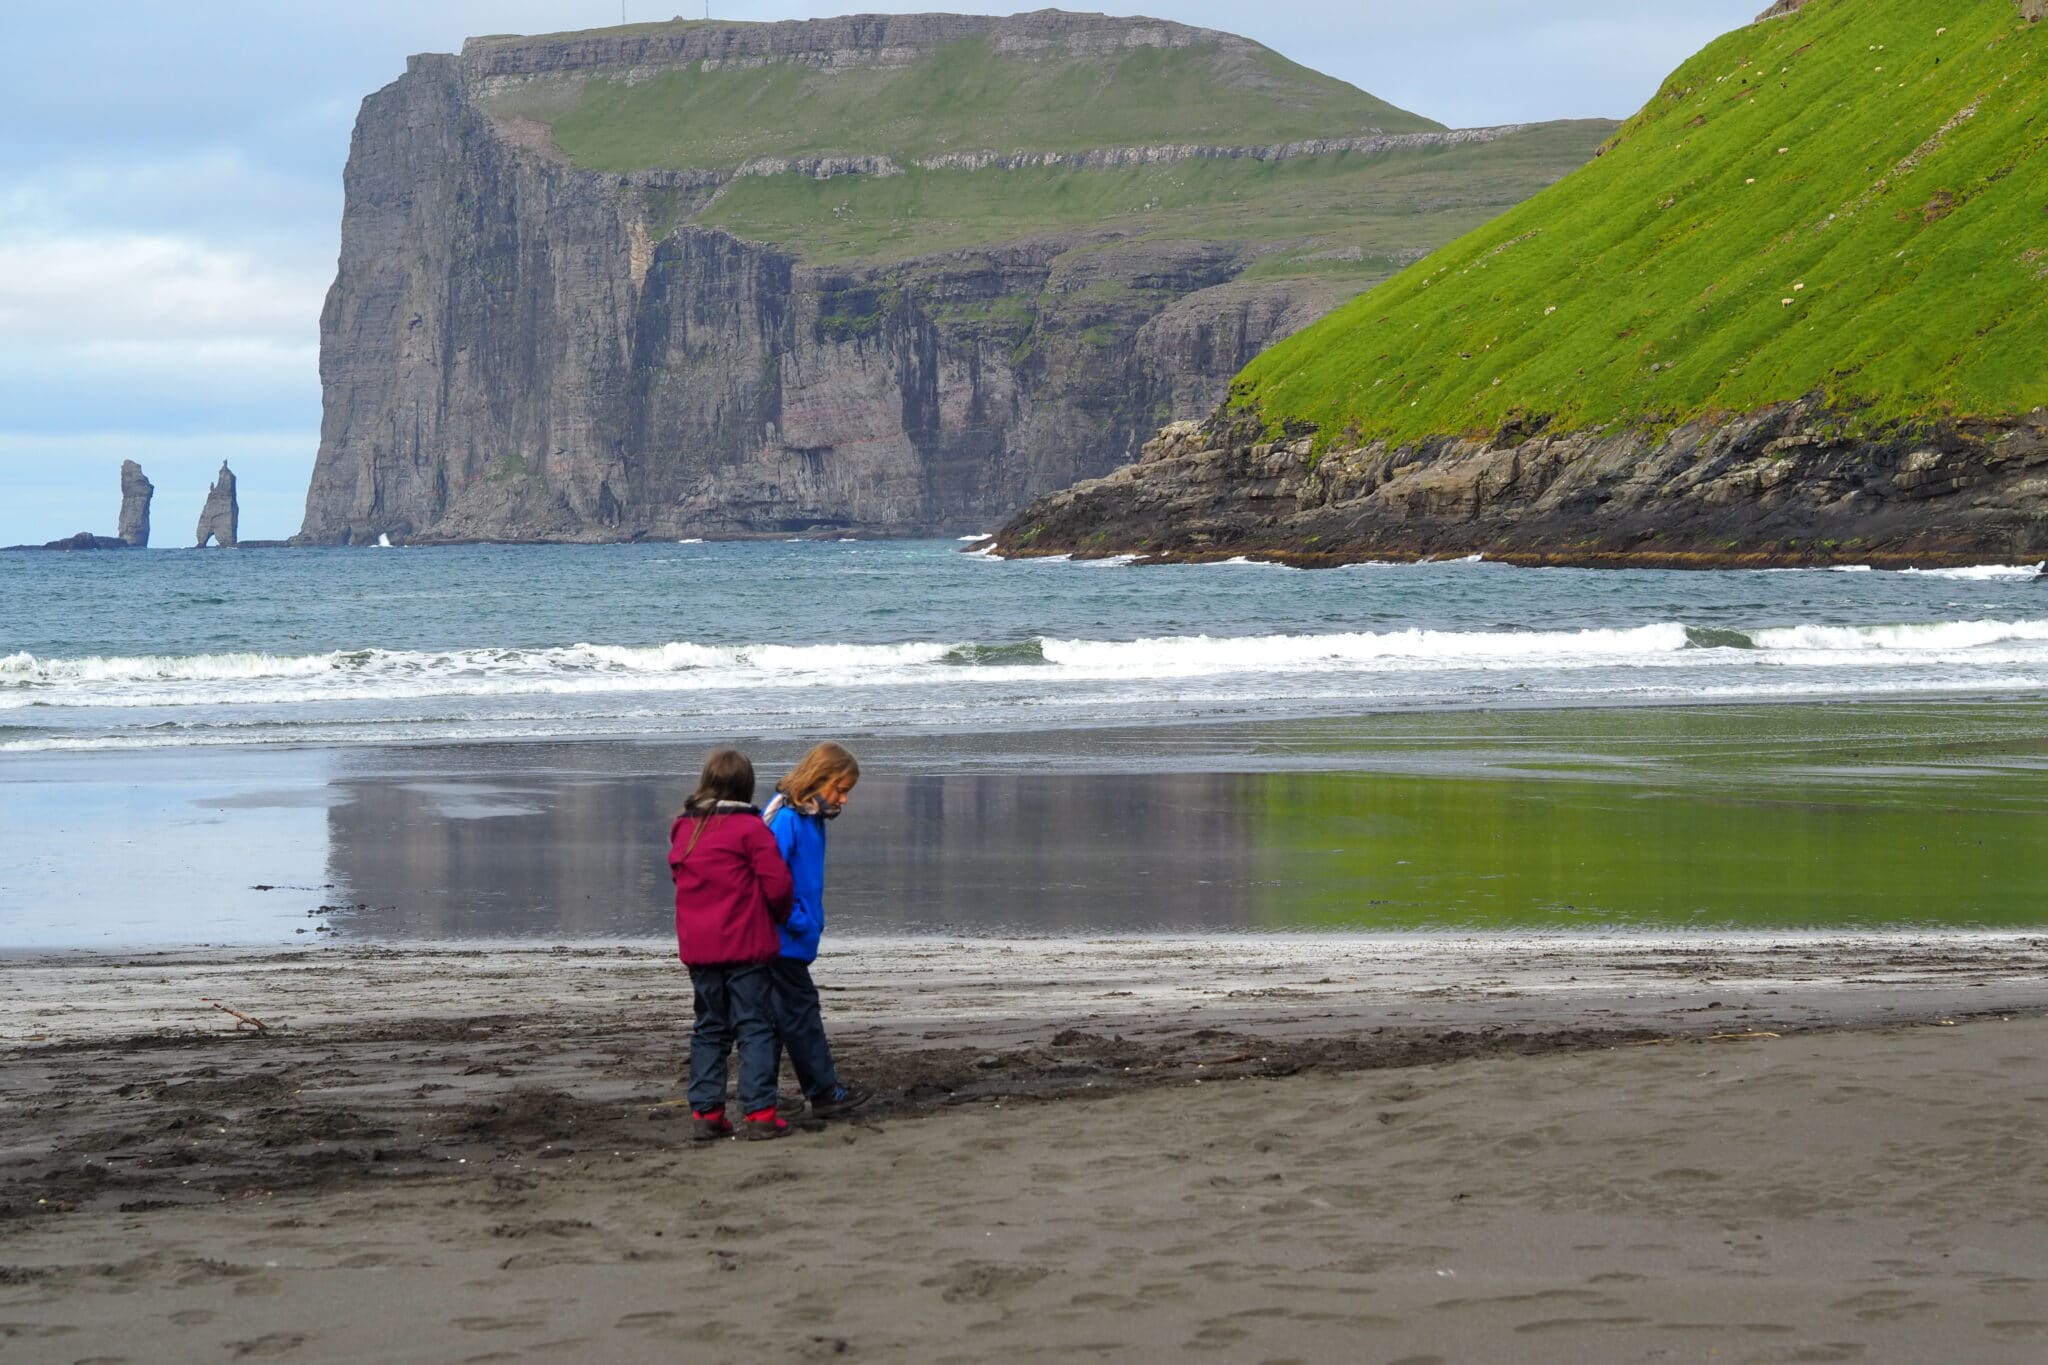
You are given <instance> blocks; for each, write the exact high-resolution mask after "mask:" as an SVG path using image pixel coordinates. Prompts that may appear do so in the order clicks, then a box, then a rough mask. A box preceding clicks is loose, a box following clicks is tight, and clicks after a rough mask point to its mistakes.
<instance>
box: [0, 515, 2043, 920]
mask: <svg viewBox="0 0 2048 1365" xmlns="http://www.w3.org/2000/svg"><path fill="white" fill-rule="evenodd" d="M973 548H974V547H973V545H972V544H968V545H965V546H963V545H962V544H960V543H955V542H945V543H938V542H922V543H878V542H849V543H818V542H804V543H724V544H679V545H630V546H592V547H585V546H520V547H508V546H474V547H462V548H438V549H392V550H371V549H356V550H290V551H283V550H253V551H217V550H216V551H188V550H179V551H161V552H159V551H151V552H147V553H134V552H128V553H114V554H90V555H88V554H75V555H67V554H10V555H0V613H4V614H0V826H4V828H6V830H7V837H6V839H4V840H0V951H5V950H13V951H44V950H51V949H64V948H75V947H93V948H100V949H106V950H126V949H139V948H148V947H152V946H159V945H178V944H183V945H194V944H209V945H280V944H289V945H308V944H318V943H325V942H341V941H354V942H379V943H396V942H424V941H433V942H464V943H474V942H479V941H498V940H514V941H524V942H531V941H536V940H538V941H542V942H591V941H605V942H617V941H632V942H648V941H658V940H660V939H661V938H662V937H663V936H664V935H665V934H666V933H667V932H668V931H669V918H668V917H669V915H670V913H671V908H670V905H669V900H670V896H671V892H670V889H669V886H668V879H667V867H666V862H665V857H666V839H667V831H668V824H669V819H670V817H671V815H672V813H673V811H674V810H675V808H676V805H677V803H678V802H679V801H680V799H681V797H682V795H683V793H684V792H685V791H686V790H687V787H688V784H689V782H690V779H691V776H692V774H693V773H694V772H695V770H696V766H697V764H698V763H699V762H700V761H701V758H702V755H703V753H704V750H705V748H706V747H708V746H709V745H711V744H713V743H717V742H723V741H737V742H740V743H742V744H744V745H746V747H747V748H748V749H749V751H750V752H752V753H753V755H754V756H755V758H756V761H757V763H758V765H759V767H760V770H761V772H762V775H763V778H764V781H772V780H773V778H774V777H776V776H778V775H779V774H780V773H781V772H783V771H786V770H787V768H788V766H789V765H790V764H791V763H792V762H794V760H795V758H796V757H797V756H798V755H799V754H800V753H801V752H802V751H803V749H804V748H805V747H807V746H808V745H809V744H810V743H812V742H814V741H815V740H817V739H821V738H833V739H838V740H841V741H843V742H846V743H848V744H850V745H852V746H853V747H854V748H855V750H856V751H857V752H858V753H859V754H860V755H861V758H862V761H863V764H864V767H865V770H866V772H865V776H864V778H863V781H862V783H861V786H860V789H859V791H858V792H857V794H856V800H855V801H854V803H853V804H852V806H851V807H850V808H849V810H848V813H847V814H846V816H845V817H844V818H842V819H841V820H840V821H838V822H837V823H836V825H835V826H834V830H833V852H832V874H831V888H832V889H831V893H830V897H829V899H830V902H831V907H832V909H831V923H832V925H833V928H832V934H833V935H834V936H838V935H854V936H860V935H905V934H908V935H939V936H953V935H962V934H996V935H1027V936H1028V935H1048V934H1049V935H1062V936H1072V935H1090V934H1118V935H1128V934H1138V935H1147V934H1173V933H1193V934H1199V935H1203V936H1214V935H1217V934H1226V935H1227V934H1234V933H1268V932H1287V931H1303V930H1313V931H1319V932H1329V931H1337V932H1373V933H1384V932H1401V933H1413V932H1424V933H1444V932H1455V933H1467V932H1483V933H1495V932H1517V933H1523V932H1543V931H1546V930H1568V931H1571V932H1574V933H1583V932H1585V931H1587V930H1589V929H1592V930H1598V931H1602V932H1606V931H1614V932H1643V931H1651V932H1672V931H1681V932H1682V931H1695V930H1711V931H1746V930H1762V931H1770V932H1785V931H1801V930H1824V931H1840V930H1844V929H1856V930H1901V931H1910V932H1916V933H1917V932H1924V931H1929V930H1953V929H1973V930H1993V931H2000V932H2011V931H2030V930H2033V929H2035V928H2036V927H2038V926H2041V925H2043V924H2048V908H2044V903H2043V902H2042V900H2041V896H2040V887H2041V886H2042V885H2043V883H2044V881H2048V838H2043V837H2042V831H2041V821H2042V819H2043V814H2042V812H2043V811H2044V810H2048V583H2044V582H2043V581H2042V574H2041V568H2040V566H2038V565H2015V566H1986V567H1984V568H1980V569H1966V570H1943V571H1935V572H1928V573H1896V572H1842V571H1814V572H1754V573H1750V572H1726V571H1723V572H1712V573H1674V572H1616V571H1591V570H1587V571H1580V570H1566V569H1545V570H1536V569H1518V568H1511V567H1506V566H1502V565H1495V564H1489V563H1486V562H1485V561H1484V560H1469V561H1463V560H1461V561H1458V562H1453V563H1432V564H1416V565H1402V566H1394V565H1361V566H1359V567H1356V568H1350V569H1332V570H1319V571H1297V570H1292V569H1286V568H1280V567H1276V566H1273V565H1266V564H1253V563H1217V564H1207V565H1189V566H1164V567H1158V566H1135V565H1132V564H1129V563H1125V562H1118V561H1100V562H1068V561H1048V560H1025V561H1016V562H1006V561H1003V560H1000V559H997V558H994V557H992V556H989V555H985V554H982V555H977V554H974V553H972V549H973ZM764 790H765V787H764Z"/></svg>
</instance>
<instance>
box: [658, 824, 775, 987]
mask: <svg viewBox="0 0 2048 1365" xmlns="http://www.w3.org/2000/svg"><path fill="white" fill-rule="evenodd" d="M699 823H700V817H698V816H695V815H690V814H684V815H680V816H677V817H676V822H675V823H674V824H673V825H670V826H669V831H668V838H669V846H668V866H669V873H670V875H671V876H672V877H673V878H674V879H675V884H676V952H677V956H679V957H681V958H682V960H683V961H684V962H686V963H688V964H690V965H691V966H701V967H709V966H715V965H718V964H722V963H732V962H762V961H766V960H767V959H768V958H771V957H774V956H775V955H776V954H777V953H778V952H780V951H781V948H782V938H781V936H780V935H779V934H778V933H777V932H776V926H777V925H778V924H780V923H781V922H782V921H783V920H784V919H785V918H787V916H788V915H789V902H790V896H791V886H790V880H789V866H788V864H786V863H784V862H783V861H782V854H781V852H780V851H779V850H778V849H777V848H776V847H775V836H774V835H772V834H770V833H769V832H768V826H766V825H765V824H763V823H761V816H760V813H759V812H758V811H756V810H755V809H754V808H753V807H752V806H738V805H732V804H729V803H725V802H721V803H720V810H719V812H718V813H717V814H715V815H712V816H711V817H709V819H708V820H703V821H701V823H703V825H704V832H703V833H702V834H697V826H698V824H699ZM692 835H696V844H695V845H694V846H692V845H691V842H690V839H691V836H692ZM685 850H688V851H687V853H686V852H685Z"/></svg>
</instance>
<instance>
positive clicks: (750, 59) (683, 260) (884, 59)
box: [299, 15, 1590, 544]
mask: <svg viewBox="0 0 2048 1365" xmlns="http://www.w3.org/2000/svg"><path fill="white" fill-rule="evenodd" d="M955 29H959V30H961V31H962V32H967V31H972V32H976V33H981V34H991V33H992V34H993V35H994V38H993V41H994V42H995V43H996V44H997V46H998V48H999V49H1000V48H1001V47H1002V45H1004V44H1009V45H1012V46H1015V45H1020V44H1021V45H1024V47H1025V48H1031V47H1032V45H1037V46H1038V47H1040V48H1045V49H1046V50H1051V51H1057V50H1064V49H1063V48H1062V45H1065V46H1066V47H1073V46H1074V45H1076V44H1079V45H1080V48H1078V49H1076V50H1086V49H1089V48H1090V45H1094V46H1098V47H1099V46H1101V45H1105V44H1106V45H1110V46H1112V47H1115V46H1117V45H1122V46H1126V47H1128V46H1133V45H1137V46H1143V45H1146V44H1151V45H1156V46H1166V47H1171V46H1173V45H1175V44H1177V43H1181V42H1185V41H1195V40H1196V39H1197V38H1199V39H1200V40H1201V41H1205V42H1207V41H1216V42H1222V41H1225V40H1227V41H1230V42H1237V43H1240V44H1242V43H1243V40H1237V39H1228V35H1217V34H1208V33H1206V31H1204V30H1193V29H1182V28H1180V27H1179V26H1176V25H1170V24H1169V25H1160V24H1156V23H1154V22H1153V21H1135V20H1134V21H1124V20H1114V21H1112V20H1104V19H1101V18H1100V16H1073V15H1051V16H1044V15H1038V16H1019V17H1018V18H1016V19H1012V20H1001V21H991V20H985V19H979V18H973V17H962V16H929V15H927V16H908V17H904V16H897V17H865V18H858V19H848V20H833V21H815V22H810V23H801V24H775V25H737V26H715V25H714V26H708V27H707V26H703V25H689V26H681V27H676V28H668V27H664V29H663V31H661V32H659V33H656V34H652V35H646V34H636V33H634V32H633V31H632V30H621V31H619V32H618V33H617V34H596V35H591V36H588V37H581V36H578V37H575V38H572V39H555V40H549V41H547V42H538V41H535V42H523V41H515V40H495V39H492V40H475V41H472V43H470V44H469V45H468V46H467V47H466V48H465V51H464V53H463V55H462V56H460V57H454V56H422V57H416V58H414V59H412V61H411V62H410V63H409V65H408V68H407V72H406V75H405V76H404V77H403V78H402V79H400V80H399V81H397V82H395V83H394V84H392V85H391V86H388V87H386V88H385V89H383V90H381V91H379V92H378V93H376V94H375V95H373V96H371V97H370V98H369V99H368V100H367V101H365V103H364V106H363V110H362V114H361V117H360V119H359V121H358V123H357V126H356V130H355V135H354V140H353V143H352V145H351V149H350V155H349V161H348V168H347V172H346V195H347V198H346V209H345V214H344V219H343V224H342V247H341V260H340V268H339V272H338V275H337V278H336V281H335V284H334V286H333V289H332V290H331V292H330V293H329V296H328V299H327V304H326V308H325V310H324V312H323V315H322V319H321V336H322V345H321V378H322V383H323V386H324V391H325V413H324V419H323V424H322V431H321V445H320V453H319V458H318V461H317V464H316V468H315V471H314V475H313V479H312V483H311V487H310V489H309V491H308V494H307V501H306V516H305V521H304V526H303V530H302V533H301V536H300V537H299V539H300V540H301V541H305V542H312V543H325V544H349V543H366V542H374V541H375V540H376V539H377V538H378V536H380V535H389V536H390V537H391V538H392V539H394V540H398V541H407V540H410V541H414V542H419V541H430V540H442V541H451V540H467V539H510V540H629V539H637V538H646V537H678V536H685V535H706V534H709V535H787V534H828V533H829V534H837V533H840V532H859V533H876V534H910V533H933V532H945V533H951V532H955V531H963V530H979V529H986V527H987V526H988V525H989V524H990V523H991V522H992V521H995V520H998V519H1000V517H1001V516H1003V515H1005V514H1007V513H1008V512H1010V511H1012V510H1013V509H1015V508H1017V507H1019V506H1022V505H1023V504H1024V503H1025V502H1026V501H1028V500H1029V499H1030V498H1031V497H1034V496H1036V495H1038V494H1040V493H1043V492H1045V491H1047V490H1049V489H1052V488H1057V487H1061V486H1064V485H1066V484H1068V483H1071V482H1072V481H1073V480H1075V479H1077V478H1081V477H1084V476H1088V475H1095V474H1100V473H1103V472H1105V471H1107V470H1109V469H1111V468H1113V467H1115V466H1116V465H1118V464H1120V463H1122V462H1124V461H1127V460H1129V459H1131V458H1133V457H1135V455H1136V454H1137V452H1138V449H1139V447H1140V445H1141V443H1142V442H1143V441H1144V440H1145V439H1146V438H1147V437H1149V436H1150V435H1151V433H1152V432H1154V431H1155V430H1156V429H1157V428H1158V427H1159V426H1160V424H1161V423H1163V422H1166V421H1170V420H1173V419H1175V418H1180V417H1186V416H1191V415H1196V414H1199V413H1201V412H1205V411H1207V410H1208V409H1210V408H1211V407H1212V406H1213V405H1214V404H1215V403H1216V402H1217V401H1218V400H1220V398H1221V397H1222V395H1223V392H1224V388H1225V386H1226V384H1227V383H1228V380H1229V377H1230V376H1231V375H1232V374H1234V373H1235V372H1236V371H1237V370H1238V369H1239V368H1241V367H1242V366H1243V365H1244V364H1245V363H1246V362H1247V361H1249V360H1250V359H1251V358H1252V356H1254V355H1255V354H1257V353H1258V351H1260V350H1261V349H1262V348H1264V347H1265V346H1266V345H1268V344H1269V343H1270V342H1272V341H1273V340H1275V339H1276V338H1278V337H1281V336H1284V335H1286V334H1288V333H1290V332H1292V331H1294V330H1297V329H1299V328H1300V327H1302V326H1304V325H1305V324H1307V323H1308V322H1310V321H1311V320H1313V319H1314V318H1316V317H1318V316H1320V315H1321V314H1323V313H1324V312H1326V311H1327V310H1328V309H1329V308H1330V307H1332V306H1334V305H1335V304H1336V303H1337V302H1339V301H1341V299H1342V298H1343V297H1345V296H1346V295H1348V294H1349V293H1351V292H1353V291H1354V290H1355V289H1356V287H1357V284H1356V282H1355V281H1354V282H1351V283H1349V284H1348V285H1347V283H1346V281H1345V280H1343V279H1342V278H1327V277H1324V278H1316V277H1299V278H1290V277H1281V278H1274V279H1270V280H1265V281H1259V282H1254V281H1250V280H1246V279H1242V278H1240V277H1241V276H1242V275H1244V273H1245V271H1246V270H1247V268H1248V267H1249V266H1251V265H1252V264H1253V263H1254V262H1255V261H1256V260H1257V259H1258V256H1259V248H1258V247H1257V246H1256V245H1253V244H1249V243H1245V242H1236V241H1217V240H1188V241H1165V242H1162V241H1158V240H1148V241H1143V242H1137V241H1130V240H1125V239H1124V238H1123V237H1121V236H1120V235H1119V233H1118V232H1117V231H1116V230H1115V229H1114V228H1113V227H1105V228H1101V229H1085V230H1078V231H1073V232H1065V233H1061V234H1057V235H1053V236H1043V237H1036V238H1033V239H1031V240H1024V241H1015V242H1010V243H1007V244H1003V245H995V246H985V247H972V248H967V249H962V250H955V251H949V252H946V253H943V254H939V255H933V256H927V257H924V258H921V259H914V260H909V261H898V262H893V263H889V264H879V265H864V266H843V267H841V266H833V267H827V266H820V265H811V264H806V263H805V262H804V260H803V259H801V258H800V257H799V256H798V255H797V254H796V253H795V252H793V251H791V250H787V249H783V248H779V247H777V246H774V245H771V244H764V243H760V242H753V241H746V240H741V239H740V238H737V237H735V236H732V235H729V234H727V233H725V232H721V231H717V230H713V229H709V228H703V227H697V226H693V225H691V224H690V223H689V221H688V219H689V217H690V215H691V214H692V213H694V212H696V211H698V210H700V209H702V208H703V206H705V205H706V204H707V203H709V202H711V201H712V200H713V199H714V198H715V197H716V196H717V195H718V194H719V193H720V192H721V191H722V189H723V187H725V186H726V185H729V184H731V183H733V181H734V179H735V177H736V176H739V175H742V174H765V173H777V174H802V175H806V176H810V177H814V178H823V177H828V176H831V175H837V174H865V175H887V174H890V173H892V172H894V171H897V170H899V169H900V168H897V167H894V166H893V165H892V166H883V165H882V164H880V163H881V161H882V160H886V158H881V159H877V158H832V159H820V160H819V162H818V164H816V165H812V164H809V163H806V164H804V165H802V166H795V165H787V166H785V165H777V166H771V167H765V168H764V167H762V166H760V165H753V166H747V167H740V168H738V169H737V170H726V171H709V170H701V171H700V170H667V171H639V172H633V173H630V174H614V173H604V172H597V171H592V170H587V169H582V168H579V167H577V166H575V165H572V164H571V163H570V162H569V161H568V160H567V159H565V158H564V157H562V156H561V155H559V154H556V153H555V152H554V151H553V150H552V148H551V146H550V144H549V139H548V136H547V131H546V129H545V128H544V127H540V126H538V125H535V124H533V123H531V121H527V120H522V119H519V118H513V117H507V118H503V119H500V118H494V117H493V116H492V115H491V114H490V113H489V112H487V109H486V101H487V97H491V96H493V95H502V94H503V93H504V92H505V91H506V90H507V89H510V88H513V87H516V86H518V85H520V83H522V82H531V81H536V80H546V79H553V78H556V77H559V76H560V75H561V73H563V72H565V71H579V70H589V69H592V68H596V69H602V70H604V71H607V72H612V73H617V74H619V77H620V79H627V80H631V79H640V78H644V77H645V76H647V75H649V74H652V73H658V72H662V71H672V70H675V69H678V67H679V66H685V65H688V64H690V63H704V64H706V65H707V66H717V65H721V64H722V65H727V66H736V67H741V68H745V67H747V66H749V65H750V64H753V65H758V64H760V63H763V62H767V61H770V60H790V61H799V62H803V63H806V64H809V65H812V66H823V67H827V68H830V67H833V66H835V65H849V64H859V63H870V64H873V63H882V64H887V63H890V62H897V61H908V60H911V59H913V58H914V57H916V56H917V55H918V54H919V53H920V52H922V51H924V50H925V49H926V48H927V47H928V46H929V45H930V44H931V43H932V42H935V41H939V40H941V39H944V38H946V37H948V36H949V35H954V30H955ZM1189 35H1194V37H1189ZM1243 45H1244V46H1245V47H1247V48H1248V49H1249V48H1251V47H1253V46H1254V45H1250V44H1243ZM1033 50H1036V49H1033ZM1417 136H1420V137H1425V138H1427V137H1440V138H1443V139H1447V140H1456V139H1470V138H1474V137H1481V138H1483V137H1485V136H1487V134H1486V133H1485V132H1484V131H1483V130H1482V131H1480V132H1477V133H1474V132H1469V131H1468V132H1466V133H1458V134H1450V133H1446V134H1419V135H1417V134H1410V135H1407V136H1406V140H1404V139H1402V138H1395V139H1393V140H1392V141H1391V142H1388V143H1387V148H1383V149H1381V150H1382V151H1384V150H1386V149H1390V148H1393V147H1396V146H1399V147H1406V146H1408V145H1409V142H1410V141H1412V140H1413V139H1414V138H1415V137H1417ZM1369 140H1370V139H1364V140H1356V141H1359V145H1358V146H1357V147H1354V148H1349V149H1348V150H1347V149H1339V150H1347V154H1351V155H1372V154H1375V153H1374V151H1373V150H1372V149H1370V148H1367V147H1366V146H1365V141H1369ZM1382 141H1385V140H1384V139H1382ZM1588 147H1589V148H1590V137H1589V138H1588ZM1127 150H1128V152H1129V154H1130V155H1131V156H1132V157H1136V158H1139V160H1140V161H1142V160H1144V159H1145V158H1146V157H1148V156H1149V157H1150V158H1151V159H1153V160H1160V159H1164V160H1174V159H1180V158H1189V157H1199V158H1212V157H1216V156H1222V155H1224V154H1226V153H1229V154H1232V155H1235V154H1237V153H1239V152H1242V153H1243V154H1245V155H1249V156H1255V157H1259V158H1262V159H1263V158H1280V157H1286V156H1290V155H1309V154H1315V153H1316V149H1315V148H1313V147H1309V146H1307V145H1306V144H1304V145H1303V146H1302V147H1298V148H1289V147H1259V148H1246V149H1219V148H1215V147H1209V146H1192V147H1180V148H1165V149H1158V148H1152V149H1127ZM1323 150H1325V151H1328V150H1329V149H1323ZM828 163H829V164H828ZM842 163H843V164H842ZM1034 164H1036V163H1034ZM1105 164H1110V163H1107V162H1105ZM1134 164H1135V163H1134ZM991 173H999V172H991ZM1445 235H1448V232H1446V234H1445Z"/></svg>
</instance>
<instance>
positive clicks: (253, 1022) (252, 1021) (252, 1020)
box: [206, 1000, 270, 1033]
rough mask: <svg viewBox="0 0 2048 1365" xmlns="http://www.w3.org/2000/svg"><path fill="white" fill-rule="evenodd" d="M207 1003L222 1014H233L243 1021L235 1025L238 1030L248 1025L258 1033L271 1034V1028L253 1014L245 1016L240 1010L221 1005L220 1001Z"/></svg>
mask: <svg viewBox="0 0 2048 1365" xmlns="http://www.w3.org/2000/svg"><path fill="white" fill-rule="evenodd" d="M206 1003H207V1004H209V1005H211V1006H213V1007H214V1008H215V1009H217V1010H219V1011H220V1012H221V1013H222V1014H232V1015H234V1016H235V1018H237V1019H239V1020H240V1021H241V1024H237V1025H235V1027H237V1028H240V1027H241V1026H242V1024H247V1025H249V1026H250V1027H251V1028H253V1029H255V1030H256V1031H257V1032H258V1033H268V1032H270V1026H269V1025H267V1024H265V1023H264V1022H263V1021H262V1020H261V1019H258V1018H257V1017H256V1016H255V1015H253V1014H244V1013H242V1012H241V1011H240V1010H238V1009H230V1008H229V1007H228V1006H226V1005H223V1004H221V1002H220V1001H218V1000H208V1001H207V1002H206Z"/></svg>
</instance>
